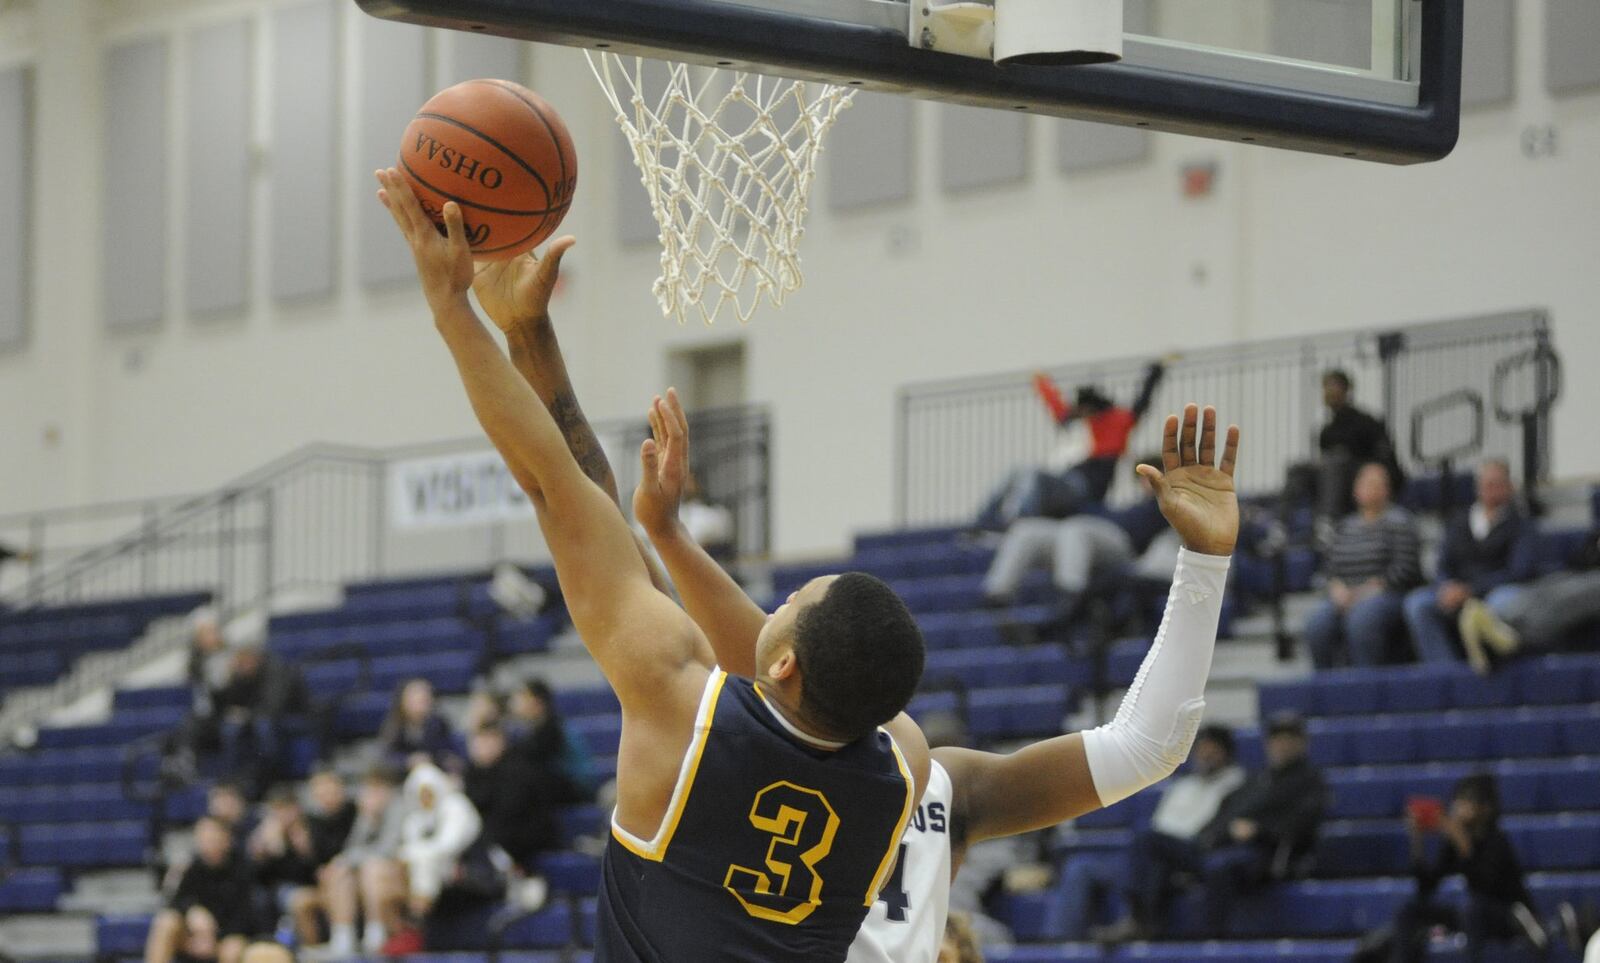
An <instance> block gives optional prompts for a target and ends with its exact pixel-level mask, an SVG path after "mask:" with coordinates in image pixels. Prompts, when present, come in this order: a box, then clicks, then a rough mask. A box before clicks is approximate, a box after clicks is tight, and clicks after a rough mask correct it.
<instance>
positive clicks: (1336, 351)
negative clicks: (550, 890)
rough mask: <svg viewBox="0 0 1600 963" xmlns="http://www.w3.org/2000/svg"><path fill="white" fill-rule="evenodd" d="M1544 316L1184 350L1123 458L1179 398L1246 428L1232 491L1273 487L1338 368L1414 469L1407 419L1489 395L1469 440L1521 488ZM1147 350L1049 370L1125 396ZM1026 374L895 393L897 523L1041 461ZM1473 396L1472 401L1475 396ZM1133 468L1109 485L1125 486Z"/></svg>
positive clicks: (1046, 445)
mask: <svg viewBox="0 0 1600 963" xmlns="http://www.w3.org/2000/svg"><path fill="white" fill-rule="evenodd" d="M1551 337H1552V336H1551V330H1550V320H1549V317H1548V316H1547V315H1546V314H1545V312H1543V311H1539V310H1527V311H1517V312H1510V313H1505V314H1497V315H1492V316H1486V317H1477V318H1468V319H1464V320H1455V321H1444V322H1437V323H1430V324H1417V325H1408V326H1393V327H1385V328H1373V329H1369V330H1364V331H1351V332H1338V333H1330V334H1323V335H1315V336H1311V337H1304V338H1299V337H1297V338H1281V339H1274V340H1269V341H1257V342H1250V343H1245V344H1236V345H1225V346H1219V347H1214V348H1205V349H1201V350H1198V351H1190V352H1186V353H1185V354H1183V355H1182V356H1180V357H1178V358H1177V359H1176V360H1173V361H1172V362H1170V363H1169V364H1168V365H1167V372H1166V376H1165V377H1164V378H1163V380H1162V382H1161V385H1160V386H1159V388H1158V389H1157V390H1156V393H1155V396H1154V399H1153V401H1152V403H1151V407H1150V412H1149V415H1148V416H1147V417H1146V418H1145V420H1144V421H1143V422H1141V423H1140V425H1139V426H1138V427H1137V429H1136V430H1135V431H1134V433H1133V436H1132V438H1131V439H1130V442H1129V448H1128V453H1129V455H1131V456H1133V457H1138V456H1139V455H1141V454H1143V453H1146V452H1153V451H1156V450H1158V449H1159V440H1160V432H1161V421H1162V415H1163V414H1165V413H1166V412H1169V411H1176V410H1178V408H1179V406H1181V405H1182V404H1184V403H1185V402H1189V401H1199V402H1202V403H1210V404H1214V405H1216V406H1217V410H1218V411H1219V413H1220V414H1221V416H1222V418H1224V419H1226V420H1229V421H1234V422H1237V423H1238V424H1239V426H1240V427H1241V428H1242V429H1243V431H1244V435H1245V443H1244V445H1243V446H1242V450H1241V452H1240V460H1239V466H1238V480H1239V486H1240V491H1241V493H1242V494H1244V495H1246V496H1249V495H1266V494H1270V493H1272V492H1276V491H1278V490H1279V489H1280V488H1281V487H1282V485H1283V480H1284V475H1285V472H1286V470H1287V469H1288V467H1289V466H1290V465H1292V464H1295V463H1298V462H1303V461H1307V460H1309V459H1311V458H1312V457H1313V455H1314V453H1315V452H1316V436H1317V432H1318V430H1319V429H1320V427H1321V425H1322V423H1323V421H1324V419H1325V413H1324V408H1323V405H1322V387H1321V377H1320V376H1321V374H1322V372H1324V371H1326V370H1328V369H1330V368H1339V369H1342V370H1344V371H1346V372H1348V373H1349V374H1350V376H1351V377H1352V379H1353V380H1354V382H1355V385H1356V393H1355V400H1356V404H1357V405H1358V406H1359V407H1361V408H1363V409H1365V410H1367V411H1370V412H1372V413H1373V414H1375V415H1377V416H1378V417H1379V418H1381V419H1383V420H1384V421H1385V422H1386V423H1387V424H1388V426H1389V430H1390V432H1391V434H1392V436H1393V438H1394V443H1395V449H1396V452H1397V454H1398V456H1399V457H1400V460H1401V464H1402V466H1403V467H1404V468H1406V470H1407V471H1408V472H1416V471H1425V470H1427V469H1429V468H1430V467H1431V466H1430V465H1429V464H1427V463H1426V461H1425V460H1424V459H1425V458H1426V456H1427V452H1426V450H1425V449H1424V450H1418V449H1417V448H1415V447H1414V446H1413V439H1412V437H1411V435H1412V433H1413V432H1414V431H1417V430H1419V428H1418V427H1417V426H1418V425H1422V424H1426V423H1429V421H1430V419H1423V420H1422V421H1414V420H1413V419H1412V417H1411V413H1412V412H1413V411H1415V410H1417V409H1418V408H1419V407H1423V406H1425V405H1427V404H1430V403H1433V402H1435V400H1436V399H1438V398H1440V397H1443V396H1446V395H1449V394H1451V393H1455V392H1463V391H1468V392H1471V393H1472V394H1474V395H1476V396H1477V397H1478V398H1479V399H1494V401H1493V404H1492V405H1491V406H1490V407H1491V409H1492V411H1491V414H1492V415H1493V417H1489V418H1486V419H1484V422H1485V423H1484V424H1483V425H1482V426H1481V436H1480V437H1478V438H1477V439H1476V440H1477V441H1478V443H1479V448H1480V449H1481V450H1482V452H1484V453H1486V454H1494V455H1503V456H1506V457H1510V458H1512V460H1513V463H1514V465H1515V466H1516V467H1517V469H1518V471H1519V473H1520V475H1521V476H1522V480H1523V482H1524V484H1526V485H1528V486H1529V487H1530V488H1531V487H1532V486H1533V485H1534V484H1536V483H1538V482H1540V481H1543V480H1546V479H1547V477H1548V474H1549V445H1548V437H1549V424H1550V408H1551V405H1552V404H1553V402H1554V401H1555V398H1556V396H1557V395H1558V394H1559V386H1560V374H1559V364H1558V362H1557V361H1556V355H1555V352H1554V348H1553V346H1552V342H1551ZM1149 360H1150V359H1149V358H1122V359H1116V360H1110V361H1102V362H1094V363H1089V364H1077V365H1069V366H1062V367H1056V368H1051V369H1048V371H1047V373H1048V374H1050V375H1051V376H1052V377H1053V378H1054V379H1055V380H1056V382H1057V383H1058V384H1060V385H1062V386H1063V388H1064V389H1065V390H1068V391H1069V392H1070V390H1071V388H1073V387H1076V386H1080V385H1096V386H1098V387H1100V388H1101V389H1102V390H1103V391H1105V392H1106V394H1108V395H1110V396H1111V397H1112V398H1113V399H1115V400H1116V401H1118V402H1119V403H1121V404H1128V403H1130V402H1131V400H1132V398H1133V396H1134V394H1135V393H1136V392H1137V390H1138V385H1139V382H1140V380H1141V378H1142V376H1143V372H1144V367H1145V365H1146V364H1147V363H1148V361H1149ZM1031 375H1032V372H1010V373H1006V374H1000V375H994V376H988V377H980V378H964V379H960V380H955V381H941V382H935V383H927V384H918V385H912V386H909V387H907V388H904V389H902V390H901V392H900V395H899V400H898V405H899V410H898V413H897V425H896V448H897V457H896V481H895V486H896V499H895V503H896V521H897V522H898V523H899V524H900V525H910V526H921V525H940V524H957V523H961V522H964V521H967V520H969V519H970V518H972V516H973V513H974V512H975V510H976V508H977V506H978V505H979V504H980V503H981V502H982V501H983V499H984V498H985V496H987V495H988V494H989V493H990V492H991V491H992V490H993V489H994V487H995V486H996V485H997V484H998V483H999V482H1000V481H1001V480H1002V479H1003V478H1004V477H1005V476H1006V474H1007V473H1008V472H1010V471H1011V470H1013V469H1015V468H1019V467H1029V466H1035V465H1039V464H1041V463H1042V462H1043V461H1044V459H1045V456H1046V454H1047V452H1048V451H1049V449H1050V447H1051V445H1052V444H1053V443H1054V441H1055V437H1056V429H1055V425H1054V423H1053V421H1052V420H1051V419H1050V417H1049V415H1048V414H1047V413H1046V411H1045V409H1044V406H1043V405H1042V404H1040V402H1039V400H1038V398H1037V397H1036V395H1035V394H1034V390H1033V387H1032V385H1031V383H1030V379H1031ZM1480 403H1481V402H1480ZM1131 485H1132V475H1131V473H1124V474H1123V476H1122V477H1120V478H1119V480H1118V482H1117V487H1116V488H1114V489H1113V492H1112V497H1113V498H1117V497H1119V496H1121V495H1125V494H1126V493H1127V492H1129V491H1130V490H1131V488H1130V487H1129V486H1131Z"/></svg>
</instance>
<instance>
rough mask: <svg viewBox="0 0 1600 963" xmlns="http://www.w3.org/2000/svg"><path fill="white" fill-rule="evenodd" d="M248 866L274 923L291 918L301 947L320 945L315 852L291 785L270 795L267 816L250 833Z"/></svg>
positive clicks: (313, 843)
mask: <svg viewBox="0 0 1600 963" xmlns="http://www.w3.org/2000/svg"><path fill="white" fill-rule="evenodd" d="M249 852H250V862H251V864H252V865H253V866H254V867H255V874H256V882H257V883H259V884H260V885H261V886H262V887H263V888H264V889H265V890H266V896H267V905H268V906H269V907H270V909H271V912H272V914H273V918H274V919H276V918H278V917H281V916H283V915H288V916H289V917H290V918H291V919H293V920H294V923H295V932H296V934H297V935H298V937H299V939H300V941H301V942H302V943H308V944H309V943H315V942H317V929H318V926H317V910H316V903H317V898H316V882H317V853H316V844H315V842H314V841H313V840H312V837H311V823H310V821H309V820H308V819H307V818H306V813H305V810H304V809H303V808H301V806H300V797H299V796H298V795H297V794H296V792H295V789H294V787H293V786H288V785H283V786H274V787H273V788H272V790H271V791H270V792H268V793H267V800H266V815H265V816H264V817H262V820H261V823H260V825H258V826H256V830H255V832H253V833H251V834H250V844H249Z"/></svg>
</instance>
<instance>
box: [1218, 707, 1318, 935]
mask: <svg viewBox="0 0 1600 963" xmlns="http://www.w3.org/2000/svg"><path fill="white" fill-rule="evenodd" d="M1266 748H1267V768H1266V769H1265V770H1263V771H1261V772H1258V773H1255V774H1254V775H1252V776H1250V778H1249V779H1247V780H1246V781H1245V783H1244V785H1242V786H1240V787H1239V788H1238V789H1236V790H1234V791H1233V792H1232V793H1230V794H1229V796H1228V798H1227V799H1226V800H1224V801H1223V803H1222V809H1221V810H1220V811H1219V812H1218V813H1217V815H1216V817H1215V818H1213V819H1212V820H1211V822H1210V823H1209V824H1207V826H1206V828H1205V829H1204V830H1202V831H1201V838H1202V839H1203V840H1204V842H1203V843H1202V845H1203V846H1204V848H1205V849H1206V850H1207V853H1206V857H1205V860H1204V863H1203V864H1202V866H1201V871H1200V875H1201V882H1202V885H1203V886H1204V889H1205V904H1206V919H1207V922H1208V924H1209V926H1210V928H1211V932H1212V933H1214V934H1216V935H1219V936H1221V935H1223V934H1225V932H1226V930H1227V924H1228V911H1229V910H1230V909H1231V908H1232V906H1233V901H1234V897H1235V896H1237V895H1238V894H1240V893H1243V892H1247V891H1249V890H1252V889H1255V888H1258V887H1259V886H1261V885H1262V884H1264V883H1267V882H1270V881H1272V880H1276V879H1284V878H1286V877H1288V876H1289V875H1291V874H1292V873H1294V872H1295V870H1296V869H1297V867H1298V864H1299V863H1300V862H1301V861H1302V860H1304V859H1305V858H1306V857H1308V856H1309V855H1310V854H1311V850H1312V847H1314V846H1315V845H1316V842H1317V828H1318V827H1319V826H1321V825H1322V815H1323V813H1324V811H1325V810H1326V809H1327V805H1328V790H1327V785H1326V783H1325V782H1324V781H1323V778H1322V773H1321V772H1320V771H1319V770H1318V769H1317V768H1316V767H1315V766H1313V765H1312V764H1311V760H1310V759H1309V758H1307V751H1308V750H1309V749H1310V742H1309V740H1308V739H1307V738H1306V725H1305V721H1304V720H1303V719H1301V718H1300V717H1299V716H1298V715H1295V714H1293V713H1280V714H1278V715H1275V716H1273V717H1272V718H1271V719H1270V720H1268V722H1267V747H1266Z"/></svg>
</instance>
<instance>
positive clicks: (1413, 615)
mask: <svg viewBox="0 0 1600 963" xmlns="http://www.w3.org/2000/svg"><path fill="white" fill-rule="evenodd" d="M1514 496H1515V491H1514V489H1513V488H1512V485H1511V467H1510V466H1509V465H1508V464H1507V463H1506V462H1505V461H1504V460H1503V459H1491V460H1489V461H1486V462H1484V463H1483V464H1482V465H1480V466H1479V467H1478V498H1477V501H1475V502H1473V504H1472V507H1471V508H1470V509H1468V510H1467V511H1466V512H1464V513H1462V514H1461V515H1459V516H1458V517H1456V518H1455V519H1453V520H1452V521H1451V522H1450V525H1449V527H1447V528H1446V529H1445V534H1444V544H1443V545H1442V546H1441V547H1440V549H1439V572H1438V584H1437V585H1433V586H1425V587H1423V588H1419V589H1416V590H1415V591H1413V592H1411V593H1410V594H1409V595H1407V596H1406V601H1405V614H1406V626H1407V628H1409V629H1410V630H1411V642H1412V644H1413V645H1415V646H1416V651H1417V658H1418V659H1420V660H1421V661H1423V662H1459V661H1461V659H1462V655H1463V653H1462V649H1461V644H1460V622H1461V612H1462V607H1463V606H1464V605H1465V604H1466V602H1467V601H1468V600H1469V599H1481V600H1482V601H1483V602H1484V603H1485V604H1486V605H1488V606H1489V608H1490V609H1491V610H1492V611H1494V612H1495V613H1496V614H1500V613H1501V610H1502V607H1503V606H1505V605H1507V604H1508V603H1510V602H1511V600H1512V599H1514V598H1516V596H1517V593H1519V592H1521V591H1522V588H1521V585H1520V584H1519V583H1522V582H1526V581H1529V580H1530V579H1532V578H1533V576H1534V574H1535V572H1534V569H1535V551H1536V542H1535V537H1536V532H1535V530H1534V523H1533V520H1532V519H1530V518H1527V517H1526V516H1524V515H1523V514H1522V512H1521V511H1520V510H1519V509H1518V508H1517V506H1516V504H1515V502H1514V501H1513V498H1514Z"/></svg>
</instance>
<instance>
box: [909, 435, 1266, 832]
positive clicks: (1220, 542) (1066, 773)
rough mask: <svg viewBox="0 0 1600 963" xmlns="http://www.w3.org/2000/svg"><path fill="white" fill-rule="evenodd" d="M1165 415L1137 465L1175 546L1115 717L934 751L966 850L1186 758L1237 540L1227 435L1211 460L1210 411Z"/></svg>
mask: <svg viewBox="0 0 1600 963" xmlns="http://www.w3.org/2000/svg"><path fill="white" fill-rule="evenodd" d="M1198 416H1199V412H1198V411H1197V409H1196V407H1195V406H1194V405H1189V406H1188V408H1187V409H1186V410H1185V411H1184V416H1183V420H1182V422H1181V428H1182V434H1181V438H1180V434H1179V430H1180V422H1179V419H1178V418H1177V417H1176V416H1173V417H1169V418H1168V419H1167V424H1166V431H1165V441H1164V444H1163V451H1162V461H1163V467H1164V469H1165V471H1160V470H1157V469H1155V468H1153V467H1151V466H1148V465H1141V466H1139V472H1140V474H1142V475H1144V476H1145V477H1146V478H1147V479H1148V480H1149V481H1150V483H1151V485H1152V486H1153V487H1154V488H1155V490H1156V496H1157V498H1158V499H1159V501H1160V505H1161V512H1162V514H1163V515H1165V516H1166V518H1167V521H1168V522H1169V523H1171V525H1172V527H1173V528H1175V529H1177V531H1178V534H1179V535H1180V536H1181V537H1182V539H1183V545H1184V547H1183V549H1182V551H1180V552H1179V556H1178V567H1177V571H1176V572H1175V573H1174V575H1173V580H1172V589H1171V591H1170V592H1169V593H1168V595H1167V609H1166V614H1165V615H1164V616H1163V618H1162V621H1161V628H1160V630H1159V631H1158V632H1157V633H1156V638H1155V641H1154V642H1153V643H1152V644H1151V646H1150V652H1149V653H1148V654H1147V655H1146V656H1145V660H1144V664H1143V665H1142V666H1140V668H1139V672H1138V675H1137V676H1136V677H1135V679H1134V682H1133V685H1132V686H1131V687H1129V689H1128V692H1127V694H1126V695H1125V696H1123V699H1122V705H1121V706H1120V707H1119V708H1118V710H1117V714H1116V717H1115V718H1114V719H1113V720H1112V721H1111V722H1109V723H1107V724H1106V725H1104V726H1101V727H1100V728H1098V729H1093V730H1090V731H1088V732H1075V733H1070V734H1068V735H1064V736H1057V737H1056V738H1054V739H1047V740H1044V741H1043V742H1039V743H1035V744H1034V745H1031V746H1027V747H1025V748H1023V749H1019V750H1017V751H1016V752H1013V753H1010V754H1009V755H997V754H995V753H988V752H977V751H974V750H970V749H948V748H947V749H936V750H934V753H933V756H934V758H935V759H936V760H938V761H939V763H940V764H942V765H943V766H944V767H945V768H946V769H947V770H948V771H949V772H950V777H951V782H952V783H953V784H954V785H955V787H956V800H955V805H956V812H957V814H958V817H959V819H960V822H961V825H962V826H963V828H964V830H965V832H964V835H963V837H962V840H961V842H962V843H963V844H971V843H974V842H977V841H979V840H983V839H990V838H993V837H997V836H1010V835H1015V834H1017V833H1023V832H1029V831H1031V830H1035V829H1042V828H1044V827H1046V826H1053V825H1055V824H1056V823H1059V822H1061V821H1063V820H1066V819H1071V818H1073V817H1075V816H1080V815H1082V814H1084V813H1086V812H1090V811H1092V810H1095V809H1099V808H1100V807H1101V806H1109V805H1111V804H1112V803H1115V802H1117V801H1119V800H1121V799H1124V798H1126V797H1128V796H1131V795H1133V794H1134V793H1135V792H1138V791H1139V790H1140V789H1143V788H1144V787H1146V786H1150V785H1153V784H1154V783H1157V782H1159V781H1161V780H1162V779H1164V778H1166V777H1167V776H1168V775H1171V774H1172V772H1173V771H1174V770H1176V769H1177V767H1178V766H1179V765H1180V764H1182V762H1183V760H1184V759H1185V758H1187V757H1188V755H1189V747H1190V745H1191V744H1192V743H1193V741H1194V736H1195V732H1196V731H1197V729H1198V728H1199V725H1200V717H1201V713H1202V710H1203V709H1204V708H1205V701H1204V698H1203V697H1204V693H1205V684H1206V676H1207V675H1208V674H1209V672H1210V669H1211V654H1212V650H1213V649H1214V647H1215V645H1216V638H1217V622H1218V620H1219V618H1220V616H1221V612H1222V594H1223V586H1224V584H1225V582H1226V578H1227V571H1228V556H1230V555H1231V554H1232V553H1233V546H1234V542H1235V541H1236V540H1237V538H1238V533H1239V506H1238V501H1237V499H1236V498H1235V496H1234V486H1233V466H1234V459H1235V456H1236V454H1237V450H1238V440H1239V429H1238V428H1235V427H1230V428H1229V429H1228V433H1227V438H1226V442H1225V445H1224V448H1223V453H1222V461H1221V463H1220V465H1219V466H1218V467H1215V468H1213V467H1212V461H1213V459H1214V458H1215V455H1216V412H1215V411H1213V410H1212V409H1211V408H1209V407H1208V408H1206V409H1205V415H1204V427H1203V429H1202V430H1201V431H1200V439H1199V446H1198V450H1197V449H1196V443H1195V429H1196V423H1197V422H1198V421H1199V420H1200V419H1199V417H1198Z"/></svg>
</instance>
